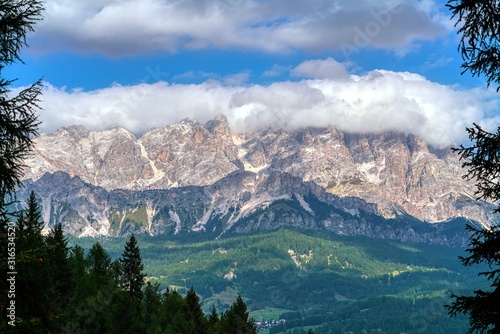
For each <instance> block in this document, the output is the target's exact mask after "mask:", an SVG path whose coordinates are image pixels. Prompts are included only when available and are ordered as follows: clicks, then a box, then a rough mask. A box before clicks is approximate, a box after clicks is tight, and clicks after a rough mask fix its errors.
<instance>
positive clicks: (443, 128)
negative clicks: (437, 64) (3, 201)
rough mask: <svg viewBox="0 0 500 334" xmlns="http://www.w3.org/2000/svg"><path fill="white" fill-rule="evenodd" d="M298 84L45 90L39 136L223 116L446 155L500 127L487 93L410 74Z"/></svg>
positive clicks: (321, 77)
mask: <svg viewBox="0 0 500 334" xmlns="http://www.w3.org/2000/svg"><path fill="white" fill-rule="evenodd" d="M291 73H293V74H294V75H297V76H300V77H306V78H304V79H299V80H298V81H279V82H275V83H272V84H270V85H258V84H255V85H250V86H243V85H236V86H234V85H233V86H228V85H225V84H223V83H220V82H218V81H213V80H209V81H205V82H203V83H201V84H182V85H181V84H169V83H166V82H157V83H154V84H139V85H134V86H121V85H115V86H112V87H109V88H105V89H99V90H94V91H82V90H72V91H68V90H66V89H64V88H57V87H54V86H51V85H50V84H48V85H47V86H46V88H45V90H44V96H43V100H44V102H43V105H42V106H43V108H44V109H45V110H44V111H42V112H41V115H40V119H41V120H42V122H43V123H42V126H41V131H42V132H52V131H54V130H55V129H56V128H58V127H60V126H67V125H71V124H83V125H85V126H86V127H88V128H89V129H93V130H104V129H108V128H111V127H114V126H121V127H124V128H126V129H128V130H130V131H132V132H134V133H135V134H136V135H141V134H142V133H143V132H145V131H147V130H148V129H150V128H152V127H163V126H165V125H167V124H171V123H176V122H179V121H180V120H182V119H183V118H186V117H189V118H195V119H197V120H199V121H200V122H206V121H208V120H210V119H212V118H213V117H215V116H216V115H218V114H221V113H223V114H225V115H226V116H227V118H228V120H229V123H230V125H231V128H232V129H233V131H237V132H244V131H255V130H258V129H261V128H268V127H271V128H276V129H277V128H284V129H298V128H304V127H325V126H332V127H336V128H338V129H339V130H343V131H347V132H361V133H377V132H382V131H388V130H398V131H403V132H405V133H413V134H416V135H419V136H422V137H423V138H424V139H425V140H426V141H427V142H428V143H429V144H431V145H434V146H437V147H444V146H448V145H455V144H457V143H459V142H461V141H464V140H465V139H466V133H465V127H466V126H471V125H472V123H473V122H476V123H480V124H483V125H484V126H486V127H487V128H488V127H490V128H492V127H493V126H496V125H498V124H499V123H500V122H499V119H498V118H494V117H491V116H490V112H491V111H494V110H495V109H497V107H498V99H497V98H496V97H495V95H494V93H493V92H490V91H488V90H481V89H473V90H464V89H460V88H458V87H450V86H446V85H441V84H438V83H434V82H431V81H428V80H426V78H424V77H422V76H420V75H418V74H414V73H408V72H393V71H385V70H374V71H370V72H368V73H365V74H363V75H354V74H350V73H349V72H348V69H347V68H346V65H343V64H340V63H338V62H336V61H335V60H333V59H331V58H327V59H323V60H310V61H306V62H303V63H302V64H299V65H298V66H297V67H295V68H294V69H292V70H291Z"/></svg>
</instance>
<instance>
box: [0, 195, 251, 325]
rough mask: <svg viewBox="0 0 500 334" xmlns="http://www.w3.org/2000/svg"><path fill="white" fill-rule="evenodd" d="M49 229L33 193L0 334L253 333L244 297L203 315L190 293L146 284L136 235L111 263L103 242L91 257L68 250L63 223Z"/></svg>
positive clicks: (20, 225)
mask: <svg viewBox="0 0 500 334" xmlns="http://www.w3.org/2000/svg"><path fill="white" fill-rule="evenodd" d="M44 225H45V224H44V222H43V220H42V217H41V214H40V210H39V206H38V204H37V199H36V196H35V194H34V193H33V192H32V193H31V194H30V197H29V198H28V200H27V203H26V209H25V210H23V211H22V212H20V213H19V214H18V217H17V221H16V224H15V238H16V243H15V259H16V275H15V284H14V285H13V286H14V289H13V293H14V294H15V299H14V300H15V303H14V305H15V309H14V312H11V311H12V308H11V309H10V310H9V305H10V300H12V299H10V300H9V298H8V294H5V293H3V294H2V295H1V296H0V310H1V312H2V320H1V323H0V332H4V333H5V332H10V333H34V334H35V333H134V334H135V333H166V334H169V333H171V334H174V333H185V334H190V333H192V334H218V333H221V334H222V333H224V334H225V333H227V334H235V333H242V334H243V333H249V334H250V333H256V329H255V326H254V320H253V319H251V318H249V313H248V311H247V307H246V304H245V302H244V301H243V299H242V298H241V297H238V298H237V299H236V301H235V302H234V303H233V304H232V305H231V306H230V307H229V308H228V309H227V310H225V311H224V312H222V313H219V312H218V311H217V310H216V309H215V308H214V309H212V312H211V313H210V314H208V315H205V313H204V312H203V310H202V308H201V304H200V299H199V297H198V295H197V294H196V292H195V290H194V289H193V288H191V289H190V290H189V291H188V292H187V294H186V295H185V296H182V295H181V294H179V293H178V292H177V291H175V290H170V289H168V288H167V289H165V290H164V291H161V290H160V285H159V284H154V283H151V282H147V283H144V282H145V277H146V275H145V273H144V272H143V270H144V266H143V263H142V259H141V253H140V249H139V246H138V244H137V240H136V238H135V236H134V235H133V234H132V235H131V236H130V237H129V238H128V240H127V241H126V243H125V247H124V250H123V253H122V254H121V257H120V258H119V259H117V260H114V261H112V259H111V257H110V256H109V255H108V253H107V252H106V250H105V249H104V248H103V247H102V246H101V244H100V243H99V242H96V243H94V245H93V246H92V247H91V248H90V249H89V250H88V251H87V252H86V251H85V250H84V249H83V248H82V247H81V246H79V245H76V246H74V247H71V248H70V247H68V243H67V240H66V237H65V236H64V233H63V230H62V226H61V225H60V224H58V225H55V226H54V227H53V228H52V229H51V230H50V232H49V233H48V234H46V235H43V233H42V230H43V227H44ZM3 244H4V245H2V246H6V243H3ZM3 248H5V247H3ZM4 250H5V249H2V254H5V252H4ZM9 271H10V270H9V268H8V261H2V272H9ZM2 284H4V286H3V288H4V289H3V290H4V291H8V290H9V289H10V283H9V281H8V280H5V281H2Z"/></svg>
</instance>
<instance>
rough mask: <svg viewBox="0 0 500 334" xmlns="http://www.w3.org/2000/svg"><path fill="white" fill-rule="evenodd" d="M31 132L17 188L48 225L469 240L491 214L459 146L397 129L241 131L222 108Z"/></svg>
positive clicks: (85, 229) (77, 231)
mask: <svg viewBox="0 0 500 334" xmlns="http://www.w3.org/2000/svg"><path fill="white" fill-rule="evenodd" d="M34 142H35V146H34V152H33V154H32V156H31V157H30V158H29V159H28V160H27V161H26V165H27V168H26V170H25V181H24V184H25V187H24V188H21V189H20V190H19V191H18V195H19V198H20V199H24V198H26V196H27V194H28V193H29V192H30V191H31V190H33V191H35V193H36V194H37V195H38V196H39V198H40V203H41V206H42V211H43V212H42V213H43V217H44V220H45V222H46V223H47V226H52V225H53V224H55V223H57V222H61V223H62V224H63V226H64V228H65V230H66V231H68V232H69V233H72V234H74V235H76V236H96V235H109V236H122V235H125V234H128V233H131V232H134V233H148V234H150V235H159V234H182V233H199V234H200V235H206V236H207V237H214V238H217V237H220V236H222V235H224V234H226V233H248V232H252V231H259V230H273V229H277V228H279V227H282V226H286V227H294V228H299V229H319V230H322V229H324V230H328V231H332V232H334V233H336V234H345V235H365V236H370V237H376V238H387V239H396V240H401V241H409V242H431V243H442V244H463V243H464V242H465V241H466V238H467V236H466V235H465V233H464V232H463V225H464V222H467V221H469V222H470V221H472V222H476V223H478V224H482V225H489V224H491V223H493V222H494V221H495V220H496V217H495V216H494V215H493V214H492V211H493V209H494V206H493V205H492V204H490V203H486V202H483V201H477V200H476V198H475V196H474V192H475V186H474V183H473V182H471V181H467V180H465V179H463V178H462V175H464V174H465V170H463V169H462V167H461V161H459V158H458V156H457V154H456V153H453V152H452V151H451V150H450V148H446V149H439V148H433V147H431V146H429V145H427V144H426V143H425V141H424V140H423V139H422V138H419V137H417V136H415V135H413V134H404V133H400V132H396V131H393V132H384V133H373V134H360V133H344V132H341V131H339V130H337V129H335V128H305V129H295V130H284V129H273V128H268V129H264V130H260V131H254V132H248V133H234V132H232V131H231V129H230V126H229V124H228V122H227V119H226V118H225V117H224V116H223V115H221V116H219V117H217V118H215V119H213V120H211V121H209V122H207V123H206V124H201V123H199V122H198V121H196V120H192V119H186V120H183V121H181V122H180V123H178V124H172V125H167V126H165V127H162V128H155V129H151V130H149V131H148V132H146V133H144V134H143V135H142V136H141V137H140V138H136V136H134V135H133V134H132V133H130V132H128V131H127V130H125V129H122V128H114V129H110V130H106V131H89V130H87V129H86V128H85V127H83V126H70V127H65V128H60V129H59V130H57V131H56V132H55V133H52V134H41V135H40V136H38V137H36V138H35V139H34Z"/></svg>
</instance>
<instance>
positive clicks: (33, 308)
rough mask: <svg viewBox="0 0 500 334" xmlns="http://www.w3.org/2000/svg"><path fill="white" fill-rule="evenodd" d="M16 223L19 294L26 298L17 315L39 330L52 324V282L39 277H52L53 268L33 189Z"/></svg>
mask: <svg viewBox="0 0 500 334" xmlns="http://www.w3.org/2000/svg"><path fill="white" fill-rule="evenodd" d="M17 226H18V231H17V238H18V242H17V245H16V251H17V256H16V263H17V267H18V270H17V277H16V287H17V291H16V297H17V298H18V299H19V300H22V301H23V302H22V303H20V305H19V308H18V310H17V312H16V316H17V317H18V319H24V321H23V323H24V325H25V326H27V327H26V328H25V330H27V331H30V332H36V331H37V330H39V329H40V328H49V327H50V317H51V311H52V309H51V308H50V305H51V303H50V301H51V292H50V290H51V289H52V286H51V285H50V284H48V283H49V282H47V281H44V280H41V279H40V278H41V277H44V278H45V279H47V277H49V275H50V268H49V266H48V261H47V258H48V249H47V246H46V244H45V240H44V237H43V235H42V228H43V226H44V222H43V220H42V216H41V213H40V208H39V206H38V204H37V200H36V196H35V194H34V193H33V192H31V194H30V196H29V198H28V200H27V202H26V209H25V210H24V211H22V212H21V214H20V215H19V217H18V220H17Z"/></svg>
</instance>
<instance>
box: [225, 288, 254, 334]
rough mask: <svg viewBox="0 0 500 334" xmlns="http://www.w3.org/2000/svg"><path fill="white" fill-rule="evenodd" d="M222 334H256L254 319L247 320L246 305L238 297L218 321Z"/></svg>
mask: <svg viewBox="0 0 500 334" xmlns="http://www.w3.org/2000/svg"><path fill="white" fill-rule="evenodd" d="M220 322H221V333H222V334H256V333H257V329H256V328H255V324H254V319H253V318H250V319H249V318H248V312H247V305H246V304H245V302H244V301H243V299H242V298H241V296H238V298H237V299H236V301H235V302H234V303H233V304H232V305H231V307H230V308H229V310H227V311H226V312H225V313H224V314H223V315H222V318H221V320H220Z"/></svg>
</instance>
